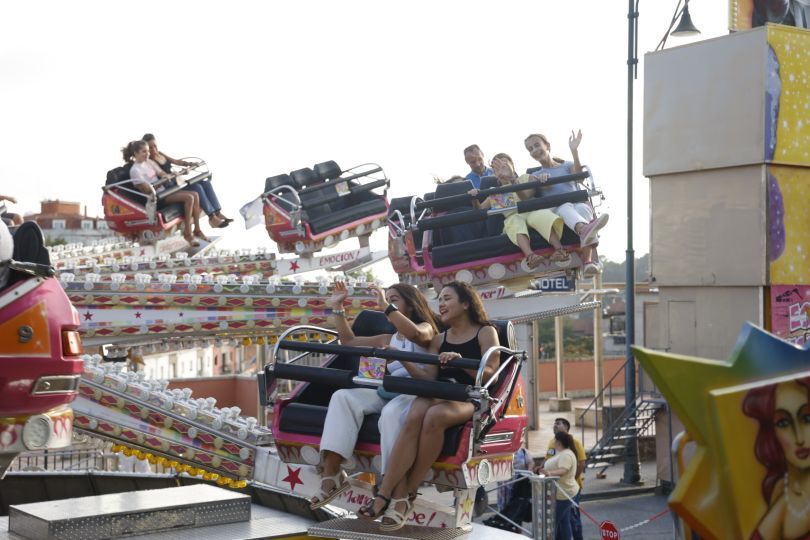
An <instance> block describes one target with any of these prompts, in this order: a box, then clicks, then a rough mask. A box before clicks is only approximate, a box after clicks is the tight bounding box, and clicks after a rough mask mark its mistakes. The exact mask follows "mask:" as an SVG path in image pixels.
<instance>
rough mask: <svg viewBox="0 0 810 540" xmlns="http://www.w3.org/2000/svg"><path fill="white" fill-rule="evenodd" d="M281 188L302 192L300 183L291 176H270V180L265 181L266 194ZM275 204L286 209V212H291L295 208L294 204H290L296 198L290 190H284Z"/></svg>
mask: <svg viewBox="0 0 810 540" xmlns="http://www.w3.org/2000/svg"><path fill="white" fill-rule="evenodd" d="M281 186H289V187H291V188H292V189H294V190H295V191H300V190H301V185H300V184H299V183H298V182H296V181H295V179H293V177H292V176H290V175H289V174H279V175H276V176H270V177H269V178H267V179H265V181H264V192H265V193H267V192H268V191H270V190H273V189H276V188H278V187H281ZM288 201H289V202H288ZM275 202H276V204H278V205H279V206H280V207H281V208H282V209H284V211H286V212H291V211H292V210H293V208H294V207H293V205H292V204H290V202H295V198H294V197H293V194H292V193H290V191H289V190H284V191H282V192H280V193H279V195H278V198H277V199H275ZM296 204H297V203H296Z"/></svg>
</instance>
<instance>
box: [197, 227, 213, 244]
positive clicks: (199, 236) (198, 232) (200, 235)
mask: <svg viewBox="0 0 810 540" xmlns="http://www.w3.org/2000/svg"><path fill="white" fill-rule="evenodd" d="M194 236H195V237H197V238H199V239H200V240H203V241H205V242H210V241H211V240H209V239H208V237H207V236H205V233H204V232H202V231H201V230H199V229H198V230H196V231H194Z"/></svg>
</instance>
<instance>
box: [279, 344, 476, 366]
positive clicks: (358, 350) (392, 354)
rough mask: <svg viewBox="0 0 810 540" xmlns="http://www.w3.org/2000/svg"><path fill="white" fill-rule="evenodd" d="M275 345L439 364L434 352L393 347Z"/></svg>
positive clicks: (468, 362)
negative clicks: (426, 352) (419, 351)
mask: <svg viewBox="0 0 810 540" xmlns="http://www.w3.org/2000/svg"><path fill="white" fill-rule="evenodd" d="M276 346H277V347H278V348H279V349H284V350H288V351H305V352H314V353H321V354H348V355H352V356H366V357H369V358H382V359H384V360H399V361H400V362H417V363H420V364H431V365H439V364H440V362H439V357H438V356H436V355H434V354H424V353H412V352H405V351H398V350H395V349H382V348H377V347H355V346H351V345H333V344H328V343H306V342H299V341H289V340H284V341H282V340H281V339H279V341H278V343H276ZM480 362H481V361H480V360H473V359H470V358H457V359H454V360H450V361H449V362H447V363H445V364H444V365H446V366H449V367H457V368H462V369H478V367H479V364H480Z"/></svg>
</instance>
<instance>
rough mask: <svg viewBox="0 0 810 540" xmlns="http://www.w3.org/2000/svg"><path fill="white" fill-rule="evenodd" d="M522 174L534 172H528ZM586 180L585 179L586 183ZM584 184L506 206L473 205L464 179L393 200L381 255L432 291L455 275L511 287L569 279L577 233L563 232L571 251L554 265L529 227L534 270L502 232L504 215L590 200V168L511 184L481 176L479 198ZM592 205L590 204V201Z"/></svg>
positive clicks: (578, 261)
mask: <svg viewBox="0 0 810 540" xmlns="http://www.w3.org/2000/svg"><path fill="white" fill-rule="evenodd" d="M528 172H530V173H531V172H536V170H535V169H530V170H529V171H528ZM589 179H590V181H589V182H588V180H589ZM571 181H579V182H588V185H587V188H586V189H579V190H577V191H574V192H572V193H566V194H564V195H550V196H545V197H543V196H538V197H534V198H532V199H529V200H525V201H520V202H519V203H518V205H517V206H516V207H510V208H507V209H491V210H484V209H475V208H474V207H473V205H472V199H473V198H472V197H471V196H470V195H468V194H467V192H468V191H469V190H471V189H472V184H470V182H469V181H466V180H464V181H459V182H452V183H444V184H439V185H438V186H436V191H435V192H433V193H427V194H425V196H424V197H399V198H395V199H393V200H392V201H391V206H390V209H389V214H388V225H389V234H390V239H389V243H388V253H389V258H390V260H391V264H392V266H393V268H394V271H395V272H396V273H397V275H398V276H399V279H400V281H403V282H406V283H411V284H413V285H416V286H423V285H426V284H427V283H432V285H433V287H434V288H436V289H437V290H438V289H440V288H441V286H442V284H445V283H448V282H450V281H454V280H459V281H463V282H465V283H470V284H472V285H474V286H483V285H489V284H493V283H500V284H504V285H507V286H510V288H516V289H522V288H525V287H526V286H527V284H528V282H529V281H530V280H531V279H534V278H536V277H540V276H548V275H553V274H565V275H569V276H570V277H571V278H574V277H575V275H576V271H577V269H578V268H580V267H581V266H582V265H583V264H584V261H583V259H582V247H581V246H580V245H579V236H578V235H577V234H576V233H574V231H572V230H570V229H569V228H567V227H566V228H565V229H564V233H563V236H562V245H563V247H564V248H565V249H566V251H568V252H569V253H570V255H571V257H570V261H568V262H566V263H563V264H558V263H555V262H552V261H550V260H549V259H547V258H546V257H547V256H549V255H551V253H552V252H553V248H552V246H551V245H550V244H549V243H548V242H547V241H546V240H545V239H543V238H542V237H541V236H540V235H539V234H537V232H536V231H534V230H530V231H529V232H530V234H529V238H530V242H531V246H532V250H533V251H534V252H535V253H537V254H538V255H541V256H543V257H544V259H543V262H542V263H540V265H539V266H537V267H536V268H533V269H530V268H529V267H528V266H527V265H526V263H525V261H524V255H523V253H522V252H521V251H520V248H519V247H518V246H517V245H515V244H513V243H512V242H511V241H510V240H509V238H508V237H507V236H506V234H505V233H504V232H503V222H504V216H503V214H504V213H505V212H506V211H517V212H518V213H524V212H531V211H534V210H540V209H553V208H555V207H557V206H560V205H562V204H564V203H566V202H570V203H576V202H587V203H591V201H592V198H593V197H596V196H601V192H600V191H598V190H597V189H596V187H595V185H594V183H593V178H592V176H591V174H590V171H588V170H586V172H583V173H579V174H574V175H567V176H563V177H559V178H555V179H552V180H549V181H547V182H545V183H541V182H540V181H535V182H531V183H529V184H516V185H513V186H499V185H498V182H497V179H496V178H495V177H484V178H482V179H481V190H480V192H479V195H478V199H479V200H480V201H483V200H484V199H485V198H486V197H487V196H488V195H493V194H497V193H505V192H514V191H518V190H519V189H518V187H519V188H520V190H525V189H527V188H537V187H540V186H548V185H550V184H554V183H562V182H571ZM591 206H592V207H593V204H592V203H591Z"/></svg>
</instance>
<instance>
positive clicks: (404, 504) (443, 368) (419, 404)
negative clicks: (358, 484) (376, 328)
mask: <svg viewBox="0 0 810 540" xmlns="http://www.w3.org/2000/svg"><path fill="white" fill-rule="evenodd" d="M439 316H440V317H441V322H442V324H443V325H444V326H445V327H446V328H447V330H446V331H444V332H442V333H441V334H439V335H437V336H436V337H434V338H433V340H432V341H431V343H430V347H429V348H428V350H429V351H430V353H431V354H438V355H439V362H440V365H439V366H435V365H431V366H427V370H428V371H429V372H430V374H431V375H432V376H434V377H437V378H438V379H439V380H442V381H446V382H455V383H460V384H466V385H474V384H475V378H476V374H477V373H476V370H474V369H473V370H469V369H462V368H458V367H450V366H448V365H447V363H448V362H450V361H451V360H455V359H458V358H482V357H483V355H484V353H485V352H486V351H487V349H489V348H490V347H494V346H497V345H498V333H497V331H496V330H495V327H494V326H492V324H491V323H490V322H489V320H488V318H487V314H486V311H484V304H483V303H482V302H481V298H480V297H479V296H478V293H477V292H476V291H475V289H473V288H472V287H470V285H468V284H466V283H462V282H458V281H453V282H450V283H448V284H447V285H445V286H444V287H443V288H442V290H441V292H440V293H439ZM499 362H500V354H498V353H496V354H493V355H491V356H490V357H489V358H488V360H487V364H486V366H485V367H484V370H483V380H484V381H486V380H489V378H490V377H492V375H493V374H494V373H495V371H496V370H497V368H498V365H499ZM473 412H474V405H473V404H472V403H470V402H459V401H448V400H444V399H434V398H425V397H418V398H417V399H415V400H414V401H413V403H412V404H411V410H410V412H409V413H408V417H407V418H406V420H405V425H404V426H403V427H402V430H401V432H400V435H399V438H398V439H397V442H396V445H395V446H394V451H393V452H392V453H391V457H390V458H389V461H388V469H387V470H386V471H385V476H384V478H383V482H382V485H381V486H380V489H379V490H378V492H377V495H376V497H375V498H374V499H373V500H371V501H370V502H369V503H368V504H367V505H365V506H364V507H363V508H361V509H360V511H359V513H358V515H359V516H360V517H361V518H365V519H377V518H379V517H380V516H382V518H383V519H382V522H381V524H380V529H381V530H383V531H395V530H398V529H400V528H402V527H403V526H404V525H405V521H406V520H407V519H408V516H409V515H410V513H411V510H412V509H413V502H414V501H415V500H416V497H417V495H418V494H417V493H416V489H417V487H419V484H421V483H422V480H423V479H424V478H425V475H426V474H427V472H428V471H429V470H430V468H431V466H432V465H433V463H434V462H435V461H436V459H437V458H438V457H439V454H440V453H441V449H442V445H443V444H444V432H445V430H446V429H447V428H449V427H452V426H457V425H459V424H463V423H465V422H467V421H468V420H470V419H471V418H472V417H473Z"/></svg>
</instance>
